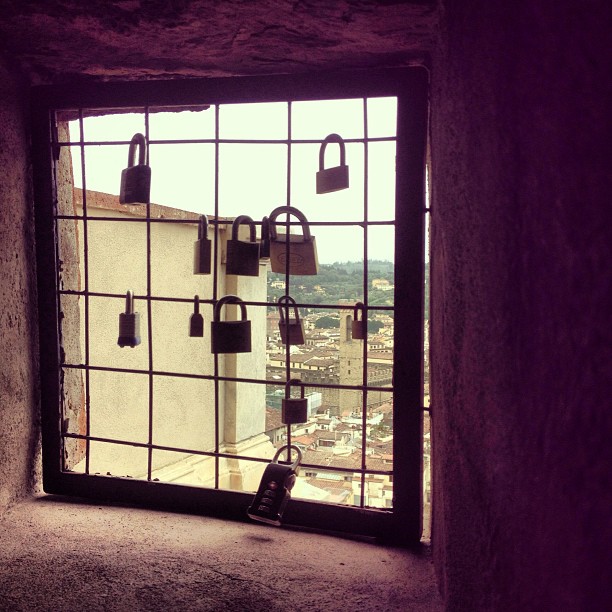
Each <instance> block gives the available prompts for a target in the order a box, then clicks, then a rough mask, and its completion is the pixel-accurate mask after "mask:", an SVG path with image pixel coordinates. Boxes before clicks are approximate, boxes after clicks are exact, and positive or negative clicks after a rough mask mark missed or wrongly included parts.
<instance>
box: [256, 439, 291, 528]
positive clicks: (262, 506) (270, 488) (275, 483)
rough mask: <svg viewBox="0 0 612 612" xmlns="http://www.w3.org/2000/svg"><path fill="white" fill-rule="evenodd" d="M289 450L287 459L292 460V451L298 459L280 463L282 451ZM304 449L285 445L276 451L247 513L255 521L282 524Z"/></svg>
mask: <svg viewBox="0 0 612 612" xmlns="http://www.w3.org/2000/svg"><path fill="white" fill-rule="evenodd" d="M284 451H287V461H288V462H289V461H291V459H290V457H291V451H295V452H296V455H297V456H296V459H295V461H294V462H293V463H292V464H291V465H288V464H287V463H285V464H281V463H279V457H280V456H281V453H283V452H284ZM301 461H302V451H301V450H300V449H299V448H298V447H297V446H293V445H291V446H283V447H281V448H279V449H278V450H277V451H276V454H275V455H274V458H273V459H272V463H270V464H268V466H267V467H266V469H265V471H264V473H263V476H262V478H261V482H260V483H259V489H257V493H255V497H254V498H253V502H252V503H251V506H250V507H249V509H248V510H247V514H248V515H249V517H250V518H252V519H253V520H255V521H261V522H262V523H269V524H270V525H277V526H278V525H280V524H281V519H282V518H283V513H284V511H285V508H286V506H287V502H288V501H289V499H290V498H291V489H293V485H294V484H295V481H296V480H297V474H298V471H299V465H300V463H301Z"/></svg>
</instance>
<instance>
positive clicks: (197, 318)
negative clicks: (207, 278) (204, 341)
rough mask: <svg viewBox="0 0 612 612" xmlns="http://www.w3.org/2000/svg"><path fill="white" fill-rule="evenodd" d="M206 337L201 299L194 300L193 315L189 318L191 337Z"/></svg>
mask: <svg viewBox="0 0 612 612" xmlns="http://www.w3.org/2000/svg"><path fill="white" fill-rule="evenodd" d="M203 336H204V317H203V316H202V315H201V314H200V297H199V296H197V295H195V296H194V298H193V314H192V315H191V316H190V317H189V337H190V338H202V337H203Z"/></svg>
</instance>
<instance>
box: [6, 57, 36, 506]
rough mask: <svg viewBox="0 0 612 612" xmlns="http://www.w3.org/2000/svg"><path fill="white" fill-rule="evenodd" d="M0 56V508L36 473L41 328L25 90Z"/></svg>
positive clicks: (27, 486)
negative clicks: (38, 351)
mask: <svg viewBox="0 0 612 612" xmlns="http://www.w3.org/2000/svg"><path fill="white" fill-rule="evenodd" d="M25 92H26V90H25V88H24V87H23V85H22V83H21V80H20V77H19V75H18V74H17V73H16V72H15V71H14V70H13V69H12V68H10V67H9V66H8V65H7V63H6V62H5V61H4V60H3V58H1V57H0V168H1V169H2V179H1V180H0V330H1V338H2V349H1V350H0V466H1V467H0V515H1V514H2V513H3V512H4V510H6V508H7V507H8V506H9V505H10V504H11V503H12V502H13V501H15V500H16V499H19V498H20V497H23V496H25V495H27V494H28V493H30V492H31V491H32V490H33V488H34V486H35V483H36V482H37V480H38V474H37V472H38V468H37V467H36V466H37V465H38V463H37V457H38V455H39V452H38V399H37V398H38V367H37V364H38V358H37V350H38V346H37V345H38V333H37V323H36V286H35V256H34V224H33V218H34V216H33V207H32V189H31V173H30V161H29V150H28V128H27V121H28V115H27V108H28V105H27V98H26V93H25Z"/></svg>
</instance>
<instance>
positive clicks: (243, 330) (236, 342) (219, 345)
mask: <svg viewBox="0 0 612 612" xmlns="http://www.w3.org/2000/svg"><path fill="white" fill-rule="evenodd" d="M225 304H238V305H239V306H240V314H241V319H242V320H241V321H221V308H222V307H223V306H224V305H225ZM246 317H247V311H246V306H245V305H244V302H243V301H242V300H241V299H240V298H239V297H238V296H236V295H226V296H225V297H223V298H221V299H220V300H219V301H218V302H217V303H216V304H215V309H214V312H213V321H212V322H211V324H210V336H211V351H212V352H213V353H250V352H251V322H250V321H247V318H246Z"/></svg>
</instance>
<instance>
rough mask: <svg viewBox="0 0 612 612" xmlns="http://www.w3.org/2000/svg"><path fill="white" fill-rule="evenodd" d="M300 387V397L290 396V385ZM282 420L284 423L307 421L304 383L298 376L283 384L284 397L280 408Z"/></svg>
mask: <svg viewBox="0 0 612 612" xmlns="http://www.w3.org/2000/svg"><path fill="white" fill-rule="evenodd" d="M292 385H297V386H299V387H300V397H291V386H292ZM281 418H282V422H283V423H284V424H285V425H297V424H298V423H306V421H308V399H307V398H305V397H304V385H303V384H302V381H301V380H299V379H298V378H292V379H290V380H288V381H287V384H286V385H285V397H284V398H283V401H282V409H281Z"/></svg>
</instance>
